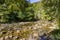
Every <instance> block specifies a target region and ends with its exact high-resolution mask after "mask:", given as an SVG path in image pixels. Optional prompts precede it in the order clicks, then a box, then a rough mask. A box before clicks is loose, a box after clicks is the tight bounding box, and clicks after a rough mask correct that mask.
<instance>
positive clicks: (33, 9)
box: [0, 0, 60, 40]
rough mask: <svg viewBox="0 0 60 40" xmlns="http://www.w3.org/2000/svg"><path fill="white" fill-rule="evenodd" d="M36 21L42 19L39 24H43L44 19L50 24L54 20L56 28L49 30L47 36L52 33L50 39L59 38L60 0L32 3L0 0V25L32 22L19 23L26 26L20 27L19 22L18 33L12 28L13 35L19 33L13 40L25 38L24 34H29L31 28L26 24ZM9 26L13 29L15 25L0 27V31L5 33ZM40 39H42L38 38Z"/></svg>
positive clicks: (26, 0) (19, 0)
mask: <svg viewBox="0 0 60 40" xmlns="http://www.w3.org/2000/svg"><path fill="white" fill-rule="evenodd" d="M37 21H43V22H40V23H41V24H44V23H45V21H46V22H47V25H48V24H49V22H50V23H51V24H52V23H53V22H55V24H54V25H56V28H55V29H54V30H53V31H51V32H50V35H49V34H48V35H49V36H51V35H52V36H53V37H54V38H53V39H51V40H60V38H59V37H60V0H40V1H39V2H34V3H31V2H30V0H0V26H1V25H2V24H4V25H5V24H12V25H14V24H13V23H16V24H17V23H21V22H32V23H31V24H30V23H27V24H24V25H22V24H21V25H22V26H26V27H22V26H21V25H20V24H19V26H17V27H16V28H21V30H23V31H21V32H20V31H19V33H20V34H18V33H16V34H15V33H14V32H15V31H16V30H12V31H14V32H13V35H19V38H18V39H15V40H20V39H21V38H25V37H26V35H28V34H30V32H31V31H32V29H31V30H30V29H28V28H29V27H27V26H31V25H32V24H34V23H35V22H37ZM35 24H36V23H35ZM51 24H49V25H51ZM17 25H18V24H17ZM43 26H45V25H43ZM34 27H35V26H34ZM34 27H33V29H34ZM39 27H40V26H39ZM46 27H48V26H46ZM10 28H11V29H14V28H15V26H13V28H12V26H11V27H8V26H7V29H5V28H4V29H1V27H0V29H1V30H0V32H2V30H3V34H5V32H6V31H7V30H10ZM24 28H27V29H26V30H25V31H24ZM43 28H44V27H43ZM51 29H52V28H51ZM19 30H20V29H19ZM46 30H50V29H48V28H47V29H46ZM34 31H35V30H34ZM39 31H40V29H39ZM3 34H1V33H0V38H1V37H2V35H3ZM6 34H7V33H6ZM7 35H8V34H7ZM5 36H6V35H5ZM5 36H4V37H5ZM3 40H4V39H3ZM7 40H9V39H7ZM11 40H14V39H11ZM22 40H24V39H22ZM30 40H32V39H30ZM34 40H35V39H34ZM36 40H38V39H36ZM40 40H43V39H40ZM48 40H50V39H48Z"/></svg>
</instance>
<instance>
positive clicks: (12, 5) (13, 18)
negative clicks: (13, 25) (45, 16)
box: [0, 0, 34, 23]
mask: <svg viewBox="0 0 60 40" xmlns="http://www.w3.org/2000/svg"><path fill="white" fill-rule="evenodd" d="M30 5H31V4H30V2H29V1H27V0H1V1H0V22H3V23H4V22H17V21H23V20H26V19H27V20H31V19H33V18H31V19H29V17H32V16H34V15H33V12H32V11H31V10H33V9H32V7H31V6H30ZM31 14H32V15H31ZM28 15H30V16H29V17H27V16H28Z"/></svg>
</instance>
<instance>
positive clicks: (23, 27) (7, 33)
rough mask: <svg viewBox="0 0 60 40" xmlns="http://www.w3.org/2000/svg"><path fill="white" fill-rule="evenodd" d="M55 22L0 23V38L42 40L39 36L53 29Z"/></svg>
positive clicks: (4, 39) (3, 39)
mask: <svg viewBox="0 0 60 40" xmlns="http://www.w3.org/2000/svg"><path fill="white" fill-rule="evenodd" d="M55 24H56V23H55V22H49V21H36V22H19V23H11V24H7V23H6V24H0V40H42V39H41V36H42V35H43V34H44V33H48V32H50V31H52V30H54V29H55V28H56V25H55ZM45 37H46V36H45Z"/></svg>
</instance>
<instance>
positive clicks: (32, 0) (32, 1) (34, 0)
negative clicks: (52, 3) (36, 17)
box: [30, 0, 40, 3]
mask: <svg viewBox="0 0 60 40" xmlns="http://www.w3.org/2000/svg"><path fill="white" fill-rule="evenodd" d="M38 1H40V0H30V2H31V3H34V2H38Z"/></svg>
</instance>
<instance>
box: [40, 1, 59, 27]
mask: <svg viewBox="0 0 60 40" xmlns="http://www.w3.org/2000/svg"><path fill="white" fill-rule="evenodd" d="M41 5H42V7H43V9H44V11H45V13H46V14H47V15H50V16H51V17H53V18H55V20H56V22H57V24H58V27H60V7H59V6H60V0H42V1H41Z"/></svg>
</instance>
